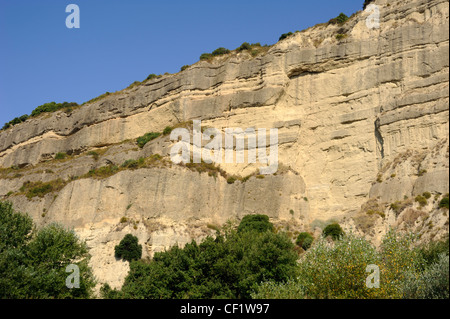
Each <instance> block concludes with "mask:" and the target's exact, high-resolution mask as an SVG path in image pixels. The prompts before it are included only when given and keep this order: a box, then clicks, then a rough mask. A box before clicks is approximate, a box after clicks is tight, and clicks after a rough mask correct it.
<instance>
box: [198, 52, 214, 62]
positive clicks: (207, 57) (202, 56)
mask: <svg viewBox="0 0 450 319" xmlns="http://www.w3.org/2000/svg"><path fill="white" fill-rule="evenodd" d="M211 58H212V54H211V53H203V54H202V55H200V60H209V59H211Z"/></svg>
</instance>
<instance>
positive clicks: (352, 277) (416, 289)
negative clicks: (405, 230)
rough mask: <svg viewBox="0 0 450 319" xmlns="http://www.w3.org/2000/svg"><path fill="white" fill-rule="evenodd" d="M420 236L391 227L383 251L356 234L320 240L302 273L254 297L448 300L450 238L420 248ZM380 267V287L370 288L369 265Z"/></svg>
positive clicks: (262, 289) (304, 260)
mask: <svg viewBox="0 0 450 319" xmlns="http://www.w3.org/2000/svg"><path fill="white" fill-rule="evenodd" d="M416 240H417V237H416V236H414V235H412V234H404V235H400V234H398V233H396V232H395V231H393V230H390V231H389V232H388V233H387V234H386V235H385V236H384V238H383V240H382V243H381V245H380V248H379V250H377V249H376V248H375V247H374V246H373V245H372V244H371V243H369V242H368V241H366V240H365V239H363V238H359V237H357V236H355V235H354V234H352V233H349V234H346V235H344V236H342V237H340V239H339V240H337V241H334V242H328V241H327V240H325V239H324V238H322V239H320V240H318V241H317V242H315V244H314V245H312V247H311V248H310V249H309V250H308V251H307V252H306V253H304V254H303V255H302V256H301V258H300V262H299V275H298V277H296V278H293V279H291V280H290V281H288V282H286V283H281V284H280V283H274V282H271V281H267V282H264V283H261V284H260V285H259V286H258V288H257V289H256V290H255V292H254V293H252V297H253V298H259V299H266V298H268V299H271V298H313V299H316V298H327V299H335V298H336V299H341V298H351V299H360V298H361V299H363V298H371V299H372V298H383V299H385V298H411V299H416V298H448V296H449V279H448V278H449V268H448V265H449V256H448V255H449V254H448V239H447V240H446V241H444V242H439V243H434V244H428V245H425V246H423V245H421V246H416V245H415V244H416ZM369 265H375V266H377V267H378V269H379V276H380V278H379V279H380V280H379V287H377V288H370V287H367V285H366V282H367V278H368V276H369V274H370V272H366V270H367V268H366V267H367V266H369Z"/></svg>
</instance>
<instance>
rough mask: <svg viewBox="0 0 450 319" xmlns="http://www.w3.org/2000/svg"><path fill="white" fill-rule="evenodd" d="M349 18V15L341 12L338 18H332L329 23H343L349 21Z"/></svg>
mask: <svg viewBox="0 0 450 319" xmlns="http://www.w3.org/2000/svg"><path fill="white" fill-rule="evenodd" d="M348 19H349V18H348V16H347V15H345V14H344V13H342V12H341V13H340V14H339V15H338V16H337V17H336V18H333V19H331V20H330V21H329V23H331V24H339V25H342V24H344V23H345V22H347V21H348Z"/></svg>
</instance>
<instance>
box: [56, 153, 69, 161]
mask: <svg viewBox="0 0 450 319" xmlns="http://www.w3.org/2000/svg"><path fill="white" fill-rule="evenodd" d="M66 157H67V154H66V153H56V155H55V159H56V160H62V159H65V158H66Z"/></svg>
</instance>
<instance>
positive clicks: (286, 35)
mask: <svg viewBox="0 0 450 319" xmlns="http://www.w3.org/2000/svg"><path fill="white" fill-rule="evenodd" d="M291 35H293V33H292V32H288V33H283V34H282V35H281V36H280V38H279V39H278V41H281V40H284V39H286V38H287V37H289V36H291Z"/></svg>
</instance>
